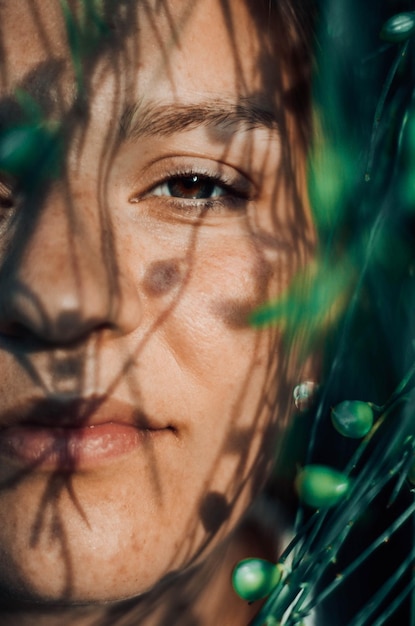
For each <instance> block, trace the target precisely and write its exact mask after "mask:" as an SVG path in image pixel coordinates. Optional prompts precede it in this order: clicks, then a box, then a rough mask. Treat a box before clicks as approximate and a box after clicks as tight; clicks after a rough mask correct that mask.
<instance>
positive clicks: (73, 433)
mask: <svg viewBox="0 0 415 626" xmlns="http://www.w3.org/2000/svg"><path fill="white" fill-rule="evenodd" d="M156 432H162V431H161V430H160V431H152V430H139V429H137V428H135V427H134V426H129V425H125V424H119V423H115V422H109V423H105V424H99V425H96V426H85V427H80V428H47V427H42V426H39V427H37V426H13V427H8V428H5V429H4V430H3V431H0V455H1V456H3V457H4V456H6V457H8V458H9V459H11V460H13V461H15V462H17V463H18V464H19V465H24V466H25V467H28V468H31V469H37V468H39V469H47V470H49V469H53V470H60V471H75V470H79V469H88V468H91V467H95V466H97V465H101V464H105V463H106V462H108V461H111V460H112V459H114V458H118V457H122V456H124V455H126V454H128V453H130V452H132V451H133V450H134V449H136V448H137V447H138V446H141V445H142V444H143V442H144V441H145V439H146V438H148V437H150V436H152V435H153V434H154V433H156Z"/></svg>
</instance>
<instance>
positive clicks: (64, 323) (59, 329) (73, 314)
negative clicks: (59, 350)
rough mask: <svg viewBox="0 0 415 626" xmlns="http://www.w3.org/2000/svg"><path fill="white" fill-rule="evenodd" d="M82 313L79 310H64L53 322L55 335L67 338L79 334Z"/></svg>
mask: <svg viewBox="0 0 415 626" xmlns="http://www.w3.org/2000/svg"><path fill="white" fill-rule="evenodd" d="M81 317H82V316H81V314H80V313H79V312H78V311H63V312H62V313H60V314H59V315H58V316H57V317H56V319H55V320H54V321H53V324H52V331H53V335H54V336H56V337H61V338H63V339H64V338H66V337H72V336H73V335H74V334H77V333H78V332H79V331H78V329H79V327H80V325H81V324H82V319H81Z"/></svg>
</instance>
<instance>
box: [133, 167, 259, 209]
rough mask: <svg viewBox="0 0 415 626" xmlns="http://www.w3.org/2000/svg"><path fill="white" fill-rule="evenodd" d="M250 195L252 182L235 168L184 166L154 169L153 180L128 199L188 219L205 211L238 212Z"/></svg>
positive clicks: (244, 207) (244, 205) (251, 194)
mask: <svg viewBox="0 0 415 626" xmlns="http://www.w3.org/2000/svg"><path fill="white" fill-rule="evenodd" d="M228 169H229V170H230V169H231V168H228ZM252 196H253V187H252V184H251V183H250V181H249V180H248V178H247V177H246V176H244V175H243V174H240V173H239V172H237V171H236V170H232V171H227V170H226V169H225V168H223V167H217V168H216V169H215V168H212V170H210V169H208V168H206V167H205V168H203V167H200V168H194V167H184V168H176V169H175V168H172V169H171V170H167V172H166V171H165V172H159V171H156V173H155V179H153V181H152V182H151V183H150V184H148V186H147V188H146V190H145V191H144V192H143V193H142V194H140V195H139V196H137V197H135V198H133V199H132V201H133V202H139V201H141V200H145V201H147V202H153V203H155V204H156V205H157V207H158V208H160V209H163V208H164V209H171V210H172V211H173V212H174V213H177V214H179V215H181V216H184V217H190V218H191V217H194V216H197V217H199V216H201V215H204V216H205V215H207V214H208V213H216V214H221V215H224V214H227V213H241V212H243V211H244V210H245V209H246V205H247V202H248V201H249V200H250V199H251V197H252Z"/></svg>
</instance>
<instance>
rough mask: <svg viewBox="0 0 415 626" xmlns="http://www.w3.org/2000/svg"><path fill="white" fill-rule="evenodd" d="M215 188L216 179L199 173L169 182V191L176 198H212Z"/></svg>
mask: <svg viewBox="0 0 415 626" xmlns="http://www.w3.org/2000/svg"><path fill="white" fill-rule="evenodd" d="M214 188H215V182H214V181H212V180H210V179H209V178H204V177H203V176H198V175H197V174H193V175H192V176H181V177H180V178H175V179H173V180H171V181H170V182H169V192H170V193H171V195H172V196H174V197H176V198H188V199H198V198H210V197H211V195H212V193H213V190H214Z"/></svg>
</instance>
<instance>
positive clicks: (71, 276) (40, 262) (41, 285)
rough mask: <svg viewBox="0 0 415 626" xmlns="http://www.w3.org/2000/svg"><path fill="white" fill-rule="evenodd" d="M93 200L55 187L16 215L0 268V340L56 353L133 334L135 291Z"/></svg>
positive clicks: (137, 311)
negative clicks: (105, 333)
mask: <svg viewBox="0 0 415 626" xmlns="http://www.w3.org/2000/svg"><path fill="white" fill-rule="evenodd" d="M97 196H98V194H93V193H90V194H89V195H88V194H87V193H84V194H81V193H78V194H76V193H73V192H68V189H67V186H64V185H59V186H58V185H56V186H55V187H54V188H53V189H51V190H49V191H48V193H47V194H45V196H44V198H43V201H42V203H41V206H40V207H39V208H38V209H37V210H36V211H33V207H29V206H27V207H23V208H22V209H21V214H20V215H19V216H18V219H17V227H16V231H15V234H14V236H13V238H12V241H11V243H10V246H9V248H10V249H9V252H8V253H7V254H5V255H4V258H3V262H2V264H1V267H0V334H2V335H3V336H5V335H6V336H7V337H8V338H9V339H16V338H18V339H19V340H22V339H30V340H36V341H41V342H44V343H46V344H53V345H64V344H70V343H74V342H78V341H82V340H85V339H86V338H87V337H89V336H90V335H91V333H94V332H97V331H100V330H103V329H106V330H110V331H112V332H113V333H117V334H126V333H129V332H131V331H132V330H133V329H134V328H135V327H136V326H137V324H138V321H139V317H140V303H139V301H138V294H137V290H136V289H135V288H134V285H133V284H132V282H129V280H128V273H126V272H123V268H122V256H121V255H119V254H118V253H117V250H116V248H115V245H116V241H115V240H116V237H115V236H114V233H113V231H112V228H111V224H110V222H109V219H104V218H105V216H104V213H103V211H101V210H100V209H99V207H98V206H97V199H96V198H97ZM33 213H35V215H33Z"/></svg>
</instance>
